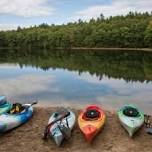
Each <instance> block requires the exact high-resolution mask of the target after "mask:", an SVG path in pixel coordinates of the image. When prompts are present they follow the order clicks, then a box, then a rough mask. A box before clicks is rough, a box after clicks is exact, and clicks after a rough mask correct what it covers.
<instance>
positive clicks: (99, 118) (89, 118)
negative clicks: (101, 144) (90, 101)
mask: <svg viewBox="0 0 152 152" xmlns="http://www.w3.org/2000/svg"><path fill="white" fill-rule="evenodd" d="M105 119H106V115H105V112H104V111H103V110H102V109H101V108H100V107H98V106H96V105H90V106H88V107H87V108H86V109H85V110H83V111H82V112H81V113H80V115H79V117H78V124H79V127H80V130H81V131H82V133H83V134H84V136H85V139H86V141H87V142H91V141H92V140H93V138H94V137H95V136H96V135H97V134H98V133H99V131H100V130H101V128H102V127H103V126H104V124H105Z"/></svg>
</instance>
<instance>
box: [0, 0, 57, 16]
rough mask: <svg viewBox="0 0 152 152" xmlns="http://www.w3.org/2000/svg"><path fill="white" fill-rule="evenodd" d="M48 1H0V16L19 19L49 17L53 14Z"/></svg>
mask: <svg viewBox="0 0 152 152" xmlns="http://www.w3.org/2000/svg"><path fill="white" fill-rule="evenodd" d="M47 3H48V0H24V1H22V0H0V14H6V15H16V16H21V17H36V16H49V15H51V14H52V13H53V12H54V8H53V7H52V6H48V5H47Z"/></svg>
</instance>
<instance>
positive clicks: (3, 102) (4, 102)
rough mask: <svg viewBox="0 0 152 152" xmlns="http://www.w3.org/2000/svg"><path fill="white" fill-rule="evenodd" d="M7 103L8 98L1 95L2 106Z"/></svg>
mask: <svg viewBox="0 0 152 152" xmlns="http://www.w3.org/2000/svg"><path fill="white" fill-rule="evenodd" d="M6 103H7V101H6V98H5V97H4V98H2V97H1V98H0V107H1V106H3V105H4V104H6Z"/></svg>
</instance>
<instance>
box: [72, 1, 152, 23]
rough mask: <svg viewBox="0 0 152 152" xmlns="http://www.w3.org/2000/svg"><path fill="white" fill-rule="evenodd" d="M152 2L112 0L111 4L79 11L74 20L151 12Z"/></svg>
mask: <svg viewBox="0 0 152 152" xmlns="http://www.w3.org/2000/svg"><path fill="white" fill-rule="evenodd" d="M151 8H152V1H149V0H123V1H122V0H112V1H111V3H107V4H102V5H94V6H90V7H88V8H86V9H84V10H80V11H77V12H76V13H75V15H74V16H73V17H72V18H73V20H78V19H80V18H81V19H83V20H89V19H90V18H97V17H98V16H99V15H100V14H101V13H102V14H104V16H105V17H109V16H116V15H122V14H123V15H125V14H127V13H128V12H130V11H137V12H145V11H148V12H151V11H152V9H151Z"/></svg>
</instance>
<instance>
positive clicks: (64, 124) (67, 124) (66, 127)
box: [48, 109, 76, 146]
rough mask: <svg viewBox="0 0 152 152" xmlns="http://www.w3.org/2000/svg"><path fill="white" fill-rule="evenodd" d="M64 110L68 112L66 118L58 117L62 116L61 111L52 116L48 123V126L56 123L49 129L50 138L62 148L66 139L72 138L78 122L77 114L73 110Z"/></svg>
mask: <svg viewBox="0 0 152 152" xmlns="http://www.w3.org/2000/svg"><path fill="white" fill-rule="evenodd" d="M62 110H63V109H62ZM64 110H66V111H67V112H68V115H67V116H66V117H63V118H62V119H58V117H59V116H60V110H59V111H57V112H54V113H53V114H52V116H51V117H50V119H49V122H48V124H51V123H52V122H55V123H53V124H52V125H51V126H50V128H49V136H50V137H51V138H53V140H54V141H55V143H56V144H57V146H60V145H61V143H62V141H63V140H64V139H69V138H70V137H71V131H72V129H73V127H74V124H75V121H76V118H75V114H74V113H73V112H72V111H71V110H69V109H64ZM56 120H57V121H56Z"/></svg>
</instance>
